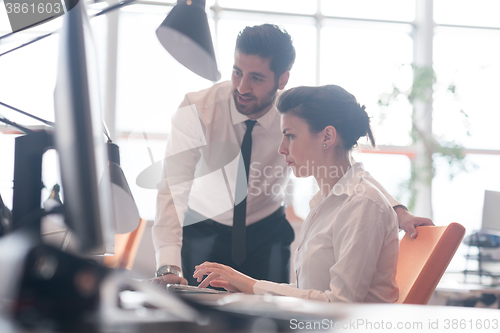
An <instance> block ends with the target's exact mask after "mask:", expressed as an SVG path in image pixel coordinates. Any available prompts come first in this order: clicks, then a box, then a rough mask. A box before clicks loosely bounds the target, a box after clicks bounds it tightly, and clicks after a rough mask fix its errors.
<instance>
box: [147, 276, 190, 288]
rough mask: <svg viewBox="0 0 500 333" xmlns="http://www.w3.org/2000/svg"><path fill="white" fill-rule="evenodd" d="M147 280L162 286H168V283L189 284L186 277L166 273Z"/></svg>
mask: <svg viewBox="0 0 500 333" xmlns="http://www.w3.org/2000/svg"><path fill="white" fill-rule="evenodd" d="M146 282H149V283H151V284H158V285H161V286H166V285H167V284H184V285H187V284H188V281H187V280H186V279H185V278H182V277H180V276H177V275H175V274H165V275H162V276H158V277H155V278H152V279H149V280H146Z"/></svg>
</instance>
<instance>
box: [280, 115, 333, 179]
mask: <svg viewBox="0 0 500 333" xmlns="http://www.w3.org/2000/svg"><path fill="white" fill-rule="evenodd" d="M281 131H282V133H283V138H282V139H281V144H280V147H279V150H278V152H279V153H280V154H281V155H283V156H284V157H285V159H286V162H287V164H288V166H289V167H291V168H292V170H293V174H294V175H295V176H296V177H309V176H311V175H313V174H314V170H315V169H316V168H317V167H318V161H319V160H320V157H321V155H320V154H322V144H323V143H322V141H321V136H320V135H318V134H315V133H311V132H310V130H309V126H308V125H307V123H306V122H305V121H304V120H303V119H301V118H299V117H297V116H294V115H292V114H288V113H285V114H282V115H281Z"/></svg>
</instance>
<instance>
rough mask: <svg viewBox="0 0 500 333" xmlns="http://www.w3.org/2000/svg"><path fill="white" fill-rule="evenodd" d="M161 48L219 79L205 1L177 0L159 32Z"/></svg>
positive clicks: (207, 76) (191, 67) (200, 72)
mask: <svg viewBox="0 0 500 333" xmlns="http://www.w3.org/2000/svg"><path fill="white" fill-rule="evenodd" d="M156 36H158V39H159V40H160V43H161V45H163V47H164V48H165V49H166V50H167V51H168V52H169V53H170V54H171V55H172V56H173V57H174V58H175V59H176V60H177V61H179V62H180V63H181V64H182V65H184V66H185V67H186V68H187V69H189V70H190V71H192V72H193V73H195V74H197V75H199V76H201V77H203V78H205V79H207V80H210V81H214V82H215V81H218V80H220V77H221V75H220V72H219V69H218V68H217V61H216V60H215V53H214V47H213V44H212V37H211V36H210V29H209V27H208V20H207V14H206V13H205V0H177V4H176V5H175V7H174V8H172V10H171V11H170V13H169V14H168V15H167V17H166V18H165V20H164V21H163V23H162V24H161V25H160V27H159V28H158V29H157V30H156Z"/></svg>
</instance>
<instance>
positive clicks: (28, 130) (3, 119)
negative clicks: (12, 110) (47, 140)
mask: <svg viewBox="0 0 500 333" xmlns="http://www.w3.org/2000/svg"><path fill="white" fill-rule="evenodd" d="M0 122H2V123H4V124H7V125H10V126H12V127H15V128H17V129H18V130H20V131H21V132H24V133H25V134H32V133H35V132H34V131H32V130H30V129H29V128H26V127H24V126H22V125H19V124H16V123H15V122H13V121H10V120H9V119H7V118H4V117H2V116H0Z"/></svg>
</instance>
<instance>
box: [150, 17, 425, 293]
mask: <svg viewBox="0 0 500 333" xmlns="http://www.w3.org/2000/svg"><path fill="white" fill-rule="evenodd" d="M294 60H295V49H294V47H293V45H292V40H291V37H290V35H288V33H286V31H284V30H281V29H280V28H278V27H277V26H274V25H270V24H264V25H261V26H255V27H246V28H245V29H244V30H243V31H242V32H240V34H239V35H238V38H237V41H236V50H235V55H234V66H233V73H232V77H231V81H230V82H221V83H218V84H215V85H214V86H213V87H211V88H209V89H206V90H203V91H200V92H196V93H190V94H187V95H186V97H185V100H184V102H183V103H182V104H181V106H180V108H179V110H178V112H177V113H176V115H175V116H174V117H173V120H172V133H171V136H170V138H169V141H168V145H167V152H166V156H167V157H166V160H165V165H164V169H165V170H164V180H163V181H162V183H161V184H160V189H159V192H158V199H157V215H156V220H155V224H154V227H153V242H154V245H155V249H156V260H157V268H158V271H157V273H156V276H157V278H156V279H153V282H156V283H161V284H166V283H182V284H187V283H188V281H189V284H191V285H194V284H196V280H195V279H193V278H192V274H193V271H194V266H195V265H198V264H200V263H202V262H204V261H214V262H219V263H223V264H226V265H228V266H231V267H234V268H236V269H238V270H239V271H241V272H243V273H245V274H247V275H250V276H252V277H253V278H256V279H265V280H270V281H275V282H282V283H286V282H288V280H289V261H290V243H291V242H292V241H293V239H294V234H293V230H292V229H291V227H290V225H289V223H288V221H287V220H286V218H285V214H284V209H283V207H282V202H283V198H284V191H283V190H280V189H284V188H285V187H286V184H287V182H288V179H289V177H288V176H289V173H288V172H287V171H286V170H287V165H286V162H285V160H284V159H283V158H282V157H281V156H279V154H278V153H277V151H278V147H279V144H280V141H281V131H280V117H279V115H278V113H277V112H276V109H275V107H274V102H275V100H276V97H277V94H278V90H283V89H284V88H285V86H286V84H287V82H288V78H289V75H290V70H291V68H292V65H293V63H294ZM221 144H223V145H224V148H220V147H221V146H220V145H221ZM234 146H235V147H236V155H238V153H239V148H240V147H241V158H235V157H234V156H233V155H231V151H232V150H233V148H232V147H234ZM214 161H216V162H214ZM222 161H224V162H223V163H222ZM214 163H215V164H216V166H214ZM217 163H218V164H217ZM245 176H246V179H245ZM209 178H212V180H209ZM367 178H368V179H369V180H370V181H371V182H372V183H373V184H374V185H375V186H377V187H378V188H379V189H380V190H381V191H382V192H383V193H384V195H385V196H386V197H387V198H388V200H389V202H390V203H391V205H392V206H393V207H394V209H395V211H396V214H397V215H398V220H399V225H400V228H402V229H404V230H405V231H406V232H409V233H410V234H411V235H412V236H416V230H415V226H418V225H426V224H432V222H431V221H430V220H429V219H424V218H418V217H415V216H413V215H411V214H410V213H409V212H408V211H407V210H406V208H405V207H404V206H403V205H401V204H400V203H399V202H398V201H396V200H395V199H394V198H392V197H391V196H390V195H389V194H388V193H387V192H386V191H385V190H384V189H383V187H382V186H380V184H378V183H377V182H376V181H375V180H374V179H373V178H371V177H370V176H369V174H367ZM204 181H205V183H204V185H203V184H202V183H203V182H204ZM247 183H248V186H247ZM242 184H243V187H244V189H243V192H244V194H243V195H241V193H242V192H241V191H242ZM276 189H278V190H276ZM247 190H248V196H246V192H247ZM228 193H229V196H228ZM228 198H229V199H230V203H229V201H228ZM181 257H182V260H181ZM181 267H182V270H181ZM182 272H184V274H183V277H182Z"/></svg>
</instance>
